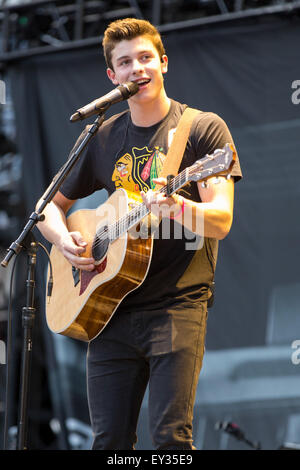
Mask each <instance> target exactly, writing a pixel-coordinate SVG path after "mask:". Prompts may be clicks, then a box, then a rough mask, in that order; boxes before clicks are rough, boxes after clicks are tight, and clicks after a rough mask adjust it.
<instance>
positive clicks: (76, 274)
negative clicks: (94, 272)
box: [72, 266, 80, 287]
mask: <svg viewBox="0 0 300 470" xmlns="http://www.w3.org/2000/svg"><path fill="white" fill-rule="evenodd" d="M72 275H73V279H74V287H76V286H77V284H78V283H79V281H80V271H79V269H78V268H75V266H72Z"/></svg>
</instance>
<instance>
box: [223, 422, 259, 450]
mask: <svg viewBox="0 0 300 470" xmlns="http://www.w3.org/2000/svg"><path fill="white" fill-rule="evenodd" d="M215 429H217V430H219V429H220V430H222V431H225V432H226V433H228V434H231V436H233V437H235V438H236V439H237V440H238V441H243V442H245V443H246V444H248V445H249V446H250V447H252V448H253V449H256V450H261V446H260V443H259V442H252V441H250V440H249V439H247V438H246V436H245V433H244V432H243V431H242V430H241V428H240V427H239V426H238V425H237V424H236V423H232V422H228V421H218V422H217V423H216V424H215Z"/></svg>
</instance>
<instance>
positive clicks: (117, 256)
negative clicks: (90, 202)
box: [46, 189, 153, 341]
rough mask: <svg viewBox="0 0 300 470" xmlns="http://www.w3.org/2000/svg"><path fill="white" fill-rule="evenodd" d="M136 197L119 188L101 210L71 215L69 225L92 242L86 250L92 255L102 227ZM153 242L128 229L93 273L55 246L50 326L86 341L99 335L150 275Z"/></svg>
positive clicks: (123, 212)
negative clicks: (79, 265) (131, 197)
mask: <svg viewBox="0 0 300 470" xmlns="http://www.w3.org/2000/svg"><path fill="white" fill-rule="evenodd" d="M131 202H132V201H130V200H129V198H128V195H127V193H126V191H125V190H123V189H118V190H117V191H115V192H114V193H113V194H112V195H111V196H110V198H109V199H108V200H107V201H106V202H105V204H102V205H101V206H99V207H98V208H97V209H96V210H79V211H77V212H74V213H73V214H71V215H70V216H69V217H68V219H67V225H68V229H69V231H79V232H80V233H81V234H82V236H83V239H84V240H85V241H86V242H87V243H88V245H87V249H86V252H85V253H84V254H83V256H86V257H90V256H92V247H93V242H94V239H95V234H96V232H97V229H99V227H102V226H106V225H109V224H112V223H114V222H115V221H117V220H119V219H120V218H121V217H122V216H123V215H124V214H126V213H127V212H128V211H129V206H130V203H131ZM134 202H136V201H134ZM152 248H153V239H152V238H151V237H149V238H140V237H131V236H130V232H129V233H128V232H126V233H125V234H123V235H122V236H121V237H119V238H117V239H116V240H114V241H113V242H112V243H110V244H109V246H108V249H107V252H106V253H105V256H104V257H103V259H101V260H100V261H99V264H98V266H97V269H95V270H94V271H93V272H92V273H90V272H87V271H79V270H75V268H72V266H71V264H70V263H69V262H68V261H67V260H66V259H65V258H64V256H63V255H62V254H61V253H60V252H59V250H58V249H57V248H56V247H55V246H53V247H52V249H51V253H50V259H51V263H52V268H53V281H54V282H53V290H52V295H51V297H49V298H48V299H47V304H46V319H47V324H48V327H49V328H50V330H51V331H53V332H54V333H60V334H63V335H66V336H70V337H72V338H75V339H79V340H82V341H90V340H92V339H94V338H95V337H96V336H98V335H99V334H100V333H101V331H102V330H103V329H104V328H105V326H106V325H107V323H108V322H109V320H110V319H111V318H112V316H113V314H114V313H115V311H116V309H117V308H118V306H119V304H120V303H121V302H122V300H123V299H124V298H125V297H126V295H127V294H129V293H130V292H131V291H133V290H134V289H136V288H137V287H139V286H140V285H141V284H142V282H143V281H144V279H145V277H146V275H147V272H148V269H149V265H150V261H151V256H152ZM48 279H49V271H48Z"/></svg>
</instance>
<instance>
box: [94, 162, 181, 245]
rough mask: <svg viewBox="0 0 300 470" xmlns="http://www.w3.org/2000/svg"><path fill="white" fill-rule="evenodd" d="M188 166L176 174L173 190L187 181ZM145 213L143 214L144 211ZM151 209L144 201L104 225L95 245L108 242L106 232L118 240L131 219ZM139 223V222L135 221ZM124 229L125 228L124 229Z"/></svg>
mask: <svg viewBox="0 0 300 470" xmlns="http://www.w3.org/2000/svg"><path fill="white" fill-rule="evenodd" d="M187 170H188V169H187V168H186V169H185V170H184V171H182V172H181V173H180V174H179V175H177V176H175V177H174V178H173V179H172V181H171V186H173V190H172V191H173V192H175V191H176V190H177V189H179V187H180V186H179V187H178V188H176V189H175V186H176V185H177V183H180V185H182V182H183V181H184V182H186V181H187V179H186V173H187ZM166 189H167V186H163V187H162V188H160V189H159V190H158V192H159V193H164V192H166ZM144 211H146V212H145V214H143V212H144ZM149 212H150V211H149V209H148V208H147V207H146V205H145V204H144V203H140V204H138V205H137V206H136V207H135V208H134V209H132V210H131V211H130V212H128V213H127V214H125V215H123V216H122V217H121V218H120V219H118V220H117V221H116V222H114V223H113V224H111V226H110V227H107V226H106V227H102V228H101V229H100V230H99V231H97V232H96V237H97V238H98V240H96V242H95V243H94V244H93V246H94V247H100V246H101V245H103V244H104V243H105V242H106V238H105V239H103V238H102V237H103V236H104V234H105V233H106V235H107V234H108V235H109V238H110V240H111V241H114V240H116V239H117V238H119V237H120V235H122V234H123V233H124V232H127V230H128V225H129V226H130V219H132V222H134V221H135V219H137V218H140V217H145V216H146V215H147V213H149ZM134 223H137V222H134ZM122 229H123V230H122ZM112 234H113V235H114V236H113V237H110V235H112Z"/></svg>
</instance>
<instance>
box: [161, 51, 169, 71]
mask: <svg viewBox="0 0 300 470" xmlns="http://www.w3.org/2000/svg"><path fill="white" fill-rule="evenodd" d="M167 71H168V57H167V56H166V55H165V54H164V55H163V56H162V57H161V73H167Z"/></svg>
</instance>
